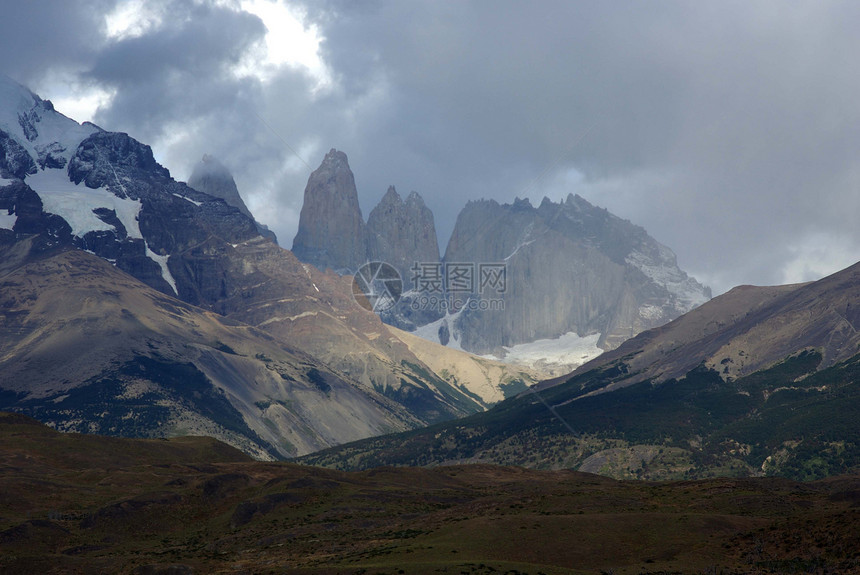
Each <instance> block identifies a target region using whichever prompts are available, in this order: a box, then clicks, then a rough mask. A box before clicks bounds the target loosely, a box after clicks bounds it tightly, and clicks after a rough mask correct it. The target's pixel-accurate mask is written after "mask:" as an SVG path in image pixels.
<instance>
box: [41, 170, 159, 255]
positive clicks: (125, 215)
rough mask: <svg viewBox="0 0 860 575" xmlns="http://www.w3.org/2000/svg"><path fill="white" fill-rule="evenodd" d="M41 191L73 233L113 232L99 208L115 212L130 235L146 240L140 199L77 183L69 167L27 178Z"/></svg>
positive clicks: (51, 209) (47, 204) (50, 209)
mask: <svg viewBox="0 0 860 575" xmlns="http://www.w3.org/2000/svg"><path fill="white" fill-rule="evenodd" d="M24 181H25V182H26V183H27V185H28V186H30V187H31V188H33V190H34V191H35V192H36V193H37V194H39V197H40V198H42V204H43V206H44V208H45V211H46V212H50V213H52V214H56V215H58V216H60V217H61V218H63V219H64V220H66V221H67V222H69V225H70V226H72V234H73V235H75V236H77V237H79V238H82V237H84V236H85V235H86V234H87V233H89V232H92V231H110V230H113V229H114V228H113V226H112V225H110V224H108V223H106V222H103V221H102V220H100V219H99V218H98V216H96V214H95V213H93V210H95V209H98V208H107V209H109V210H114V211H116V216H117V218H118V219H119V221H120V222H122V225H123V226H124V227H125V229H126V231H127V232H128V237H130V238H134V239H143V235H141V233H140V226H139V225H138V215H139V214H140V208H141V204H140V200H129V199H121V198H118V197H116V196H115V195H113V194H112V193H111V192H109V191H108V190H106V189H104V188H98V189H95V190H93V189H91V188H88V187H87V186H85V185H84V184H77V185H75V184H74V183H73V182H72V181H71V180H69V176H68V174H67V173H66V170H51V169H47V170H42V171H39V172H38V173H36V174H33V175H32V176H27V178H26V179H25V180H24Z"/></svg>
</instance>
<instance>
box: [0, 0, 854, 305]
mask: <svg viewBox="0 0 860 575" xmlns="http://www.w3.org/2000/svg"><path fill="white" fill-rule="evenodd" d="M20 4H22V5H23V4H25V3H20ZM64 6H71V7H69V8H66V9H64V10H63V12H62V14H60V13H57V14H55V15H53V16H46V18H48V20H49V23H48V24H46V26H47V27H48V28H49V29H50V27H51V26H53V27H55V28H57V27H59V28H62V26H61V25H60V22H61V21H62V19H63V18H65V19H67V20H68V21H69V22H75V23H76V31H72V32H69V31H67V30H64V29H59V30H58V31H57V37H56V40H52V38H50V37H49V36H47V35H45V34H44V33H43V32H38V33H36V32H33V34H35V35H36V36H38V34H43V36H39V37H44V42H45V48H44V49H40V50H35V51H33V52H32V53H27V54H23V55H22V56H21V57H20V58H19V59H20V62H19V63H17V64H16V65H15V66H16V67H13V69H12V70H13V72H14V71H15V70H21V69H28V68H33V69H35V68H36V67H39V66H41V67H42V68H43V69H44V68H46V67H47V66H48V65H49V64H50V65H53V64H56V63H57V62H61V63H64V65H67V66H72V65H73V64H74V65H76V66H77V67H78V68H79V69H82V70H85V73H84V75H83V76H82V77H83V78H85V79H88V80H90V81H93V82H98V83H103V84H106V85H109V86H111V87H113V88H115V89H116V98H115V99H114V101H113V102H112V105H111V106H110V108H108V109H104V110H102V111H101V113H100V114H99V116H98V118H97V121H99V122H100V123H102V124H104V126H105V127H106V128H108V129H114V130H124V131H128V132H130V133H131V134H132V135H134V136H135V137H138V138H139V139H141V140H143V141H145V142H147V143H151V144H153V145H154V147H155V149H156V153H157V154H158V155H159V157H160V158H161V159H162V160H164V162H165V163H166V164H167V167H168V168H170V169H171V170H172V171H173V172H174V173H175V174H177V175H178V176H180V177H181V176H183V175H186V176H187V172H188V170H190V168H191V166H193V164H194V163H195V162H196V161H197V160H199V158H200V156H202V154H203V153H204V152H208V153H213V154H215V155H216V156H218V157H219V158H220V159H221V160H222V161H223V162H224V163H225V164H226V165H227V166H228V167H230V168H231V169H232V170H233V171H234V174H235V176H236V180H237V183H238V184H239V186H240V190H241V191H242V192H243V194H244V195H245V196H246V198H247V199H248V200H249V201H248V204H249V206H251V207H252V208H253V207H254V206H255V205H256V206H258V207H259V210H260V213H258V218H259V219H261V221H263V222H264V223H267V224H269V225H271V226H272V227H273V228H274V230H275V231H276V233H278V235H279V237H280V238H281V241H282V243H283V244H284V245H286V246H289V245H290V242H291V239H292V236H293V235H294V234H295V224H296V214H297V212H298V210H299V208H300V203H301V198H302V191H303V189H304V184H305V181H306V179H307V176H308V170H307V168H306V167H304V166H303V165H302V163H301V162H299V161H297V160H296V159H295V157H294V156H293V153H292V151H291V150H290V149H289V147H288V146H291V147H293V148H295V149H297V150H300V152H301V154H302V156H303V158H304V160H306V161H307V162H309V163H310V164H311V166H312V167H316V165H317V164H318V163H319V161H320V160H321V158H322V156H323V154H324V153H325V152H326V151H327V150H328V149H329V148H330V147H337V148H339V149H342V150H344V151H345V152H346V153H347V154H348V155H349V158H350V164H351V166H352V168H353V170H354V172H355V175H356V181H357V184H358V188H359V194H360V200H361V204H362V208H363V211H364V213H365V215H367V213H369V211H370V210H371V209H372V207H373V205H374V204H375V203H376V201H378V199H379V198H380V197H381V196H382V195H383V193H384V192H385V190H386V189H387V187H388V185H390V184H394V185H396V186H397V187H398V189H399V190H401V191H405V192H408V191H410V190H413V189H414V190H417V191H419V192H420V193H421V194H422V195H423V196H424V197H425V199H426V201H427V203H428V205H429V206H430V207H431V208H432V209H433V210H434V212H435V214H436V221H437V225H438V226H439V228H440V229H439V238H440V241H441V242H442V245H441V246H440V248H441V249H442V250H443V251H444V248H445V242H446V241H447V238H448V235H449V234H450V231H451V228H452V227H453V223H454V219H455V217H456V214H457V212H458V211H459V209H460V208H461V207H462V206H463V204H464V203H465V201H466V200H468V199H473V198H479V197H493V198H496V199H498V200H500V201H511V200H513V198H514V196H517V195H520V196H523V195H525V196H529V197H530V198H531V199H532V200H533V201H534V202H538V201H540V199H541V197H542V196H543V195H545V194H546V195H549V196H550V197H551V198H553V199H559V198H561V197H563V196H566V195H567V193H569V192H578V193H580V194H582V195H583V196H584V197H586V198H587V199H589V200H590V201H592V202H593V203H596V204H598V205H603V206H606V207H608V208H609V209H610V210H612V211H613V212H615V213H617V214H618V215H620V216H622V217H625V218H628V219H630V220H632V221H634V222H635V223H637V224H640V225H642V226H644V227H645V228H646V229H647V230H648V231H649V232H650V233H651V234H652V235H654V236H655V237H656V238H657V239H659V240H660V241H662V242H664V243H666V244H667V245H669V246H670V247H672V248H673V249H674V250H675V251H676V252H677V253H678V256H679V260H680V263H681V265H682V267H684V268H685V269H687V270H689V271H691V272H692V273H694V274H696V275H697V276H698V277H700V279H703V280H705V281H707V282H711V283H712V284H713V287H714V288H715V292H720V291H723V290H725V289H727V288H729V287H731V286H732V285H734V284H739V283H780V282H783V281H786V279H814V277H813V276H814V275H815V274H817V273H821V270H822V269H823V267H822V266H823V265H824V264H822V263H821V259H822V258H821V253H822V250H824V249H826V247H825V246H826V244H827V242H829V241H831V239H832V241H833V242H838V243H839V245H838V246H834V247H833V252H832V253H833V254H834V255H833V258H832V263H830V264H829V265H831V266H833V265H838V262H846V263H851V262H850V261H849V260H850V258H851V254H852V253H856V254H857V257H858V259H860V231H858V226H856V224H855V223H854V220H855V219H856V214H857V213H860V194H858V193H857V190H858V189H860V163H858V159H857V158H858V154H857V152H856V150H858V148H860V108H858V107H857V106H856V102H857V101H858V100H860V76H858V75H857V74H856V71H855V69H854V68H855V66H854V63H853V61H854V59H856V58H855V55H856V54H858V53H860V37H857V35H856V33H855V29H856V25H857V22H860V6H858V5H856V4H850V3H815V4H811V3H800V2H797V3H794V2H767V1H762V2H753V3H751V2H721V3H699V2H697V3H692V2H668V1H667V2H659V3H655V2H651V3H641V2H628V3H606V2H596V1H595V2H568V1H561V0H557V1H549V0H548V1H545V2H542V3H540V4H537V5H535V4H526V3H522V2H515V1H513V0H510V1H501V0H500V1H493V2H490V1H473V2H436V1H430V0H427V1H423V2H421V1H418V2H408V3H405V2H399V1H395V0H375V1H372V2H352V1H334V0H332V1H326V2H306V3H304V4H303V6H304V8H305V9H306V11H307V15H308V18H309V19H310V21H311V22H313V23H315V24H316V25H317V26H318V27H319V29H320V32H321V34H322V35H323V36H324V38H325V40H324V42H323V45H322V52H323V57H324V59H325V61H326V63H327V64H328V66H329V68H330V71H331V73H332V77H333V79H334V84H333V85H332V86H330V87H329V88H327V89H323V90H321V91H316V92H314V91H313V87H314V85H315V80H314V79H313V78H311V77H310V76H309V75H308V74H307V73H306V72H304V71H302V70H300V69H294V68H289V67H286V68H282V69H280V70H279V71H278V72H277V73H276V74H275V76H274V77H273V78H271V80H270V81H268V82H261V81H259V80H256V79H249V78H245V79H241V80H240V79H237V78H236V77H235V76H234V75H233V74H231V73H229V69H230V67H231V65H232V64H234V63H235V62H236V61H237V59H238V58H240V57H241V56H242V55H243V54H246V53H247V51H248V49H249V48H250V47H251V46H253V45H254V43H255V42H258V41H260V39H261V38H262V36H263V33H264V31H263V27H262V23H261V22H260V21H259V20H258V19H257V18H255V17H253V16H250V15H247V14H241V13H239V12H237V11H236V10H231V9H227V8H219V7H215V6H211V5H209V4H206V3H200V2H191V1H187V2H185V1H179V0H175V1H168V0H165V1H163V2H162V3H161V4H158V6H159V9H162V10H165V11H171V13H170V16H171V17H170V18H165V24H164V26H162V27H160V28H158V29H155V30H152V31H150V32H149V33H147V34H145V35H144V36H142V37H139V38H135V39H128V40H123V41H120V42H107V41H105V40H104V38H102V37H101V36H99V34H101V32H100V28H99V24H98V18H97V17H96V16H97V11H95V10H91V9H90V8H89V5H88V4H83V3H79V4H72V5H64ZM17 10H18V12H16V13H17V14H18V16H17V17H18V19H19V20H20V19H22V18H24V17H25V16H27V14H29V17H32V18H38V17H39V15H36V14H34V13H32V12H31V11H28V10H27V9H26V8H20V9H17ZM94 14H95V15H94ZM3 26H5V27H8V24H7V20H6V19H4V21H3V23H2V24H0V27H3ZM0 30H2V28H0ZM79 36H81V37H79ZM0 38H2V39H0V44H1V45H2V46H3V47H7V46H9V45H10V42H12V40H7V38H5V37H0ZM16 41H17V40H16ZM64 46H68V47H69V49H68V50H67V52H68V54H67V55H66V54H63V55H57V52H58V51H62V48H63V47H64ZM4 53H5V54H8V53H9V52H8V51H6V50H4ZM7 60H10V61H11V60H13V59H12V58H7ZM57 65H59V64H57ZM10 73H11V72H10ZM21 73H23V72H21ZM19 79H22V77H21V76H19ZM23 79H24V80H25V81H26V77H24V78H23ZM46 97H50V96H49V95H46ZM284 142H286V144H287V145H285V144H284ZM571 170H576V171H577V172H579V173H581V174H582V178H581V179H580V180H578V181H571V180H566V179H565V178H564V177H562V175H563V174H565V173H568V172H570V171H571ZM835 254H839V255H838V257H837V255H835ZM816 258H817V261H816ZM825 259H827V258H825ZM828 261H830V260H829V259H828ZM831 271H835V270H831Z"/></svg>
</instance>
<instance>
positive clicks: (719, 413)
mask: <svg viewBox="0 0 860 575" xmlns="http://www.w3.org/2000/svg"><path fill="white" fill-rule="evenodd" d="M858 297H860V264H856V265H854V266H852V267H850V268H847V269H845V270H843V271H841V272H838V273H836V274H833V275H831V276H828V277H826V278H823V279H821V280H818V281H816V282H812V283H808V284H801V285H787V286H778V287H753V286H740V287H737V288H735V289H733V290H731V291H729V292H728V293H726V294H724V295H721V296H719V297H716V298H714V299H713V300H711V301H709V302H707V303H705V304H703V305H702V306H700V307H698V308H696V309H695V310H693V311H690V312H688V313H687V314H685V315H684V316H681V317H680V318H678V319H676V320H674V321H672V322H670V323H668V324H666V325H664V326H661V327H658V328H654V329H651V330H648V331H646V332H643V333H641V334H639V335H638V336H636V337H634V338H632V339H630V340H628V341H626V342H625V343H623V344H622V345H620V346H619V347H618V348H617V349H615V350H613V351H610V352H607V353H605V354H603V355H601V356H600V357H598V358H597V359H594V360H592V361H591V362H589V363H586V364H585V365H583V366H582V367H580V368H579V369H577V370H576V371H575V372H573V373H572V374H568V375H566V376H564V377H559V378H555V379H553V380H548V381H544V382H542V383H541V384H539V385H538V386H535V387H533V388H531V389H530V390H528V391H526V392H523V393H522V394H520V395H519V396H517V397H516V398H512V399H509V400H506V401H504V402H501V403H500V404H498V405H496V406H494V407H493V408H492V409H490V410H488V411H487V412H485V413H481V414H476V415H473V416H470V417H467V418H465V419H461V420H458V421H457V422H456V425H451V424H445V423H442V424H439V425H436V426H432V427H430V428H428V429H426V430H417V431H412V432H408V433H405V434H399V435H394V436H386V437H380V438H373V439H369V440H365V441H362V442H357V443H354V444H348V445H344V446H340V447H339V448H335V449H333V450H327V451H323V452H319V453H316V454H313V455H311V456H308V458H307V459H306V460H305V461H307V462H308V463H313V464H316V465H331V466H335V467H338V468H342V469H355V468H365V467H371V466H377V465H440V464H452V463H465V462H469V463H476V462H481V463H497V464H505V465H524V466H528V467H536V468H545V469H556V468H574V469H579V470H581V471H590V472H596V473H601V474H606V475H610V476H613V477H617V478H647V479H681V478H692V477H708V476H714V475H739V476H749V475H753V476H755V475H783V476H789V477H793V478H795V479H804V480H808V479H814V478H819V477H826V476H829V475H834V474H839V473H845V472H850V471H855V470H857V469H860V433H858V428H857V425H856V421H857V417H858V415H860V414H858V406H860V335H858V331H857V330H858V328H860V315H858V313H857V311H856V310H855V309H854V308H855V307H856V305H857V299H858Z"/></svg>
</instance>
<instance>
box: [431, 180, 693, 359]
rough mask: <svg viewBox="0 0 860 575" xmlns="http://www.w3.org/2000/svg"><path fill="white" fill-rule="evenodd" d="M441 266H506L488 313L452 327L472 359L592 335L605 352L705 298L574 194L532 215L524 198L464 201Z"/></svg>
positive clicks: (665, 256) (655, 246) (638, 238)
mask: <svg viewBox="0 0 860 575" xmlns="http://www.w3.org/2000/svg"><path fill="white" fill-rule="evenodd" d="M444 259H445V261H446V262H473V263H475V264H476V265H477V264H481V263H495V264H504V267H505V272H506V276H507V277H506V280H507V281H506V286H505V290H504V292H503V293H492V294H491V297H492V298H494V299H495V300H497V301H496V305H495V306H487V309H483V310H482V309H465V310H464V311H463V312H462V313H461V314H459V315H458V316H457V317H456V319H453V318H452V322H450V323H453V324H454V326H453V327H454V329H453V332H454V334H455V336H456V338H457V339H458V340H459V344H460V345H461V346H462V347H463V348H464V349H467V350H469V351H474V352H479V353H486V352H499V351H500V348H502V347H509V346H513V345H516V344H521V343H527V342H531V341H534V340H538V339H544V338H556V337H558V336H560V335H561V334H565V333H569V332H575V333H577V334H578V335H580V336H587V335H591V334H598V333H599V334H601V337H600V340H599V343H598V345H599V346H600V347H602V348H604V349H612V348H614V347H617V346H618V345H619V344H620V343H621V342H623V341H624V340H626V339H628V338H630V337H632V336H634V335H636V334H637V333H639V332H641V331H643V330H645V329H648V328H650V327H654V326H657V325H661V324H663V323H666V322H667V321H669V320H671V319H673V318H675V317H677V316H679V315H681V314H682V313H684V312H686V311H688V310H690V309H691V308H692V307H694V306H696V305H698V304H701V303H703V302H705V301H707V300H708V299H709V298H710V291H709V290H708V289H707V288H705V287H704V286H702V285H700V284H699V283H697V282H696V281H695V280H694V279H692V278H690V277H688V276H687V275H686V274H685V273H684V272H683V271H681V270H680V269H679V268H678V266H677V263H676V261H675V256H674V254H673V253H672V251H671V250H670V249H669V248H667V247H666V246H663V245H661V244H659V243H658V242H657V241H656V240H654V239H653V238H651V237H650V236H649V235H648V234H647V233H646V232H645V230H644V229H642V228H641V227H638V226H635V225H633V224H631V223H630V222H628V221H625V220H622V219H620V218H618V217H616V216H614V215H612V214H611V213H609V212H608V211H607V210H605V209H600V208H596V207H594V206H592V205H591V204H590V203H588V202H587V201H586V200H584V199H583V198H581V197H579V196H573V195H570V196H568V198H567V200H566V201H564V202H562V203H558V204H556V203H553V202H551V201H550V200H548V199H544V201H543V202H542V203H541V205H540V206H539V207H537V208H535V207H533V206H532V205H531V203H530V202H528V200H517V201H515V202H514V203H513V204H505V205H500V204H498V203H497V202H495V201H492V200H490V201H479V202H470V203H469V204H468V205H467V206H466V207H465V208H464V209H463V211H462V212H461V213H460V215H459V217H458V218H457V224H456V226H455V229H454V232H453V234H452V236H451V240H450V242H449V244H448V249H447V250H446V252H445V258H444ZM476 291H477V290H476ZM460 297H461V299H463V300H465V299H467V298H471V299H472V300H481V299H482V297H483V299H487V296H482V295H481V294H480V293H475V292H472V293H466V294H461V295H460Z"/></svg>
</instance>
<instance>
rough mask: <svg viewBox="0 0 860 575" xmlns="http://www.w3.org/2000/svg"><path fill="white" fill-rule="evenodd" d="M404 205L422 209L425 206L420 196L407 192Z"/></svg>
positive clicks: (413, 192) (416, 193) (414, 192)
mask: <svg viewBox="0 0 860 575" xmlns="http://www.w3.org/2000/svg"><path fill="white" fill-rule="evenodd" d="M406 205H407V206H415V207H418V208H423V207H424V205H425V204H424V198H422V197H421V194H419V193H418V192H416V191H412V192H409V195H408V196H406Z"/></svg>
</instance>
